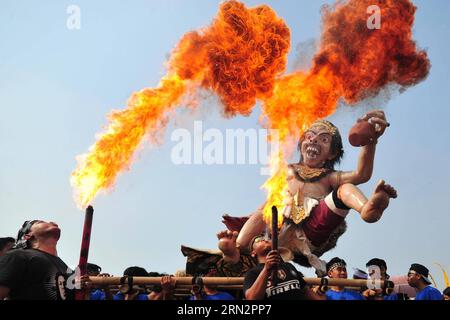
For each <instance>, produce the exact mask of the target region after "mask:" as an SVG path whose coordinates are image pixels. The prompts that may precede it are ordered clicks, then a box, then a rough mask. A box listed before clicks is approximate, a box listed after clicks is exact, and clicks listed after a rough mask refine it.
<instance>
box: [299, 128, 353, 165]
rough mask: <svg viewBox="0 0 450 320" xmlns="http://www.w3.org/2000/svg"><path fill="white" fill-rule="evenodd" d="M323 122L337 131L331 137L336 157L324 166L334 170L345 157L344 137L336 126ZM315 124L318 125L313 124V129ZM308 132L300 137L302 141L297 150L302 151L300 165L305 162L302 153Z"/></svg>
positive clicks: (332, 150)
mask: <svg viewBox="0 0 450 320" xmlns="http://www.w3.org/2000/svg"><path fill="white" fill-rule="evenodd" d="M321 122H325V123H327V125H329V126H331V127H333V128H334V129H336V133H335V134H332V135H331V153H332V154H335V155H336V156H335V157H334V158H333V159H331V160H327V161H326V162H325V164H324V167H325V168H327V169H334V166H335V165H336V164H339V163H340V162H341V160H342V157H343V156H344V146H343V144H342V137H341V134H340V133H339V130H338V128H337V127H336V126H335V125H334V124H332V123H331V122H329V121H326V120H321ZM315 124H317V123H316V122H315V123H313V124H312V125H311V127H313V126H314V125H315ZM311 127H310V128H311ZM306 131H308V130H306ZM306 131H305V132H304V133H303V134H302V136H301V137H300V141H299V142H298V145H297V149H298V151H300V163H302V162H303V156H302V153H301V151H302V143H303V141H304V139H305V133H306Z"/></svg>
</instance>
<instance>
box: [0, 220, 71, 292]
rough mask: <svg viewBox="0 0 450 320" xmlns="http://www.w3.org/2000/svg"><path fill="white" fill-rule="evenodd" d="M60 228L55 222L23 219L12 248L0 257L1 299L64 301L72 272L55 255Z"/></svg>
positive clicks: (56, 254)
mask: <svg viewBox="0 0 450 320" xmlns="http://www.w3.org/2000/svg"><path fill="white" fill-rule="evenodd" d="M60 235H61V230H60V229H59V227H58V225H57V224H56V223H54V222H45V221H41V220H32V221H25V222H24V224H23V225H22V228H20V230H19V233H18V235H17V241H16V244H15V246H14V249H13V250H11V251H9V252H8V253H6V254H5V255H4V256H2V257H1V258H0V300H3V299H5V298H6V297H9V299H11V300H66V299H71V298H72V297H73V293H72V291H73V290H68V289H67V287H70V286H68V285H67V280H68V278H69V276H70V275H71V274H72V271H71V270H70V269H69V268H68V267H67V265H66V264H65V263H64V261H62V260H61V259H60V258H59V257H58V253H57V250H56V246H57V243H58V240H59V237H60Z"/></svg>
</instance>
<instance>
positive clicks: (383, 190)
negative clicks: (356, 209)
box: [361, 180, 397, 223]
mask: <svg viewBox="0 0 450 320" xmlns="http://www.w3.org/2000/svg"><path fill="white" fill-rule="evenodd" d="M390 198H393V199H395V198H397V190H395V189H394V188H393V187H392V186H391V185H389V184H386V183H385V182H384V180H380V181H379V182H378V184H377V186H376V187H375V191H374V192H373V194H372V196H371V197H370V198H369V200H368V201H367V202H366V203H365V204H364V206H363V207H362V209H361V217H362V218H363V219H364V221H366V222H368V223H373V222H377V221H378V220H380V218H381V216H382V214H383V212H384V210H385V209H386V208H387V207H388V205H389V199H390Z"/></svg>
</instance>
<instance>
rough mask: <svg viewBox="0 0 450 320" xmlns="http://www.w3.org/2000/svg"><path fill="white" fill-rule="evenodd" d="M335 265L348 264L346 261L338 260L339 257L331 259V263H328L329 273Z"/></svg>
mask: <svg viewBox="0 0 450 320" xmlns="http://www.w3.org/2000/svg"><path fill="white" fill-rule="evenodd" d="M335 263H342V264H344V265H347V263H346V262H345V260H344V259H341V258H338V257H334V258H333V259H331V260H330V261H328V263H327V267H326V268H327V272H328V271H330V268H331V267H332V266H333V264H335Z"/></svg>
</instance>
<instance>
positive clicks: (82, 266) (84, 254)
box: [75, 206, 94, 300]
mask: <svg viewBox="0 0 450 320" xmlns="http://www.w3.org/2000/svg"><path fill="white" fill-rule="evenodd" d="M93 215H94V208H93V207H92V206H88V207H87V208H86V214H85V216H84V227H83V236H82V238H81V250H80V260H79V262H78V269H79V270H80V277H81V276H84V275H86V274H87V263H88V255H89V244H90V242H91V229H92V218H93ZM85 291H86V290H84V289H81V290H77V291H76V292H75V300H84V299H85V295H86V292H85Z"/></svg>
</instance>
